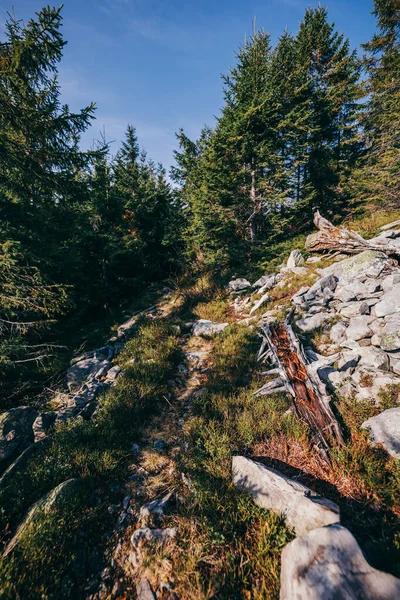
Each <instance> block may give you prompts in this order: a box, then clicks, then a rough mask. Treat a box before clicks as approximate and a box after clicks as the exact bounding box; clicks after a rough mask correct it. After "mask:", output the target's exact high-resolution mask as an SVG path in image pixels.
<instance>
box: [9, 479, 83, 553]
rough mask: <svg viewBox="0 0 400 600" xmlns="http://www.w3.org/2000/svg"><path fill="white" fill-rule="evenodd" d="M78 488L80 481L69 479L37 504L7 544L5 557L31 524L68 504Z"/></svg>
mask: <svg viewBox="0 0 400 600" xmlns="http://www.w3.org/2000/svg"><path fill="white" fill-rule="evenodd" d="M78 486H79V479H68V480H67V481H64V482H63V483H60V485H58V486H57V487H55V488H54V489H53V490H51V491H50V492H48V493H47V494H46V495H45V496H43V497H42V498H40V500H38V501H37V502H35V504H34V505H33V506H32V507H31V508H30V509H29V511H28V513H27V515H26V516H25V517H24V519H23V521H22V523H21V524H20V526H19V527H18V529H17V531H16V532H15V535H14V536H13V538H12V539H11V540H10V542H9V543H8V544H7V547H6V549H5V551H4V556H7V555H8V554H9V553H10V552H11V551H12V550H13V549H14V548H15V547H16V546H17V545H18V544H19V542H20V541H21V539H22V537H23V535H24V534H25V532H26V531H27V529H28V527H29V525H30V524H31V523H33V522H35V521H37V520H38V519H39V518H40V517H41V515H42V514H43V513H44V514H46V515H47V514H49V513H50V512H52V511H56V510H57V509H59V508H60V507H61V506H63V504H64V503H65V502H68V501H69V500H70V499H71V497H72V496H73V495H75V494H76V492H77V489H78Z"/></svg>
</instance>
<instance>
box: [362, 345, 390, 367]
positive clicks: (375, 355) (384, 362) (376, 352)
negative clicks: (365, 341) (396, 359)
mask: <svg viewBox="0 0 400 600" xmlns="http://www.w3.org/2000/svg"><path fill="white" fill-rule="evenodd" d="M359 353H360V355H361V358H360V363H359V364H360V366H362V367H371V368H375V369H380V370H381V371H388V370H389V366H390V365H389V357H388V355H387V354H386V353H385V352H383V350H381V349H380V348H375V347H374V346H369V347H367V348H360V349H359Z"/></svg>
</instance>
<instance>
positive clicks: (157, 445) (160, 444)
mask: <svg viewBox="0 0 400 600" xmlns="http://www.w3.org/2000/svg"><path fill="white" fill-rule="evenodd" d="M166 447H167V444H166V443H165V442H164V440H156V441H155V442H154V444H153V448H154V450H156V451H157V452H164V450H165V449H166Z"/></svg>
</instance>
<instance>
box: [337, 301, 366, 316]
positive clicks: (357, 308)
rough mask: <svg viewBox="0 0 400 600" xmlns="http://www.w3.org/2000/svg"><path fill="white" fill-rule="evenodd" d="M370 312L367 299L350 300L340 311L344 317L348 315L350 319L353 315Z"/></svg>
mask: <svg viewBox="0 0 400 600" xmlns="http://www.w3.org/2000/svg"><path fill="white" fill-rule="evenodd" d="M370 312H371V311H370V308H369V306H368V304H367V303H366V302H365V301H362V302H348V303H346V304H342V305H341V306H340V307H339V313H340V314H341V315H342V316H343V317H347V318H349V319H351V317H358V316H359V315H369V314H370Z"/></svg>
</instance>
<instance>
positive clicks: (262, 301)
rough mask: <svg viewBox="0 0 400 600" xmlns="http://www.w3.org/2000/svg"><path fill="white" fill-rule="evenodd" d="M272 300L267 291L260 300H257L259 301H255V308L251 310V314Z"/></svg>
mask: <svg viewBox="0 0 400 600" xmlns="http://www.w3.org/2000/svg"><path fill="white" fill-rule="evenodd" d="M270 300H271V298H270V296H269V294H268V292H266V293H265V294H264V295H263V296H261V298H260V299H259V300H257V302H256V303H255V305H254V306H253V308H252V309H251V310H250V315H252V314H253V313H255V312H256V310H258V309H259V308H260V307H261V306H263V305H264V304H265V303H266V302H269V301H270Z"/></svg>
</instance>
